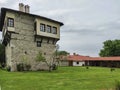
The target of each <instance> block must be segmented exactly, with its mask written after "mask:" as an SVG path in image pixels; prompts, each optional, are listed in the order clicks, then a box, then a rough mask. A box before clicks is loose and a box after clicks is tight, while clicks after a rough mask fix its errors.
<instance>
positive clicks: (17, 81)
mask: <svg viewBox="0 0 120 90" xmlns="http://www.w3.org/2000/svg"><path fill="white" fill-rule="evenodd" d="M115 80H120V69H115V71H113V72H111V71H110V68H99V67H90V68H89V69H86V68H85V67H59V69H58V70H57V71H53V72H47V71H37V72H7V71H4V70H0V86H1V87H2V90H107V89H108V88H109V89H110V88H113V87H114V85H115Z"/></svg>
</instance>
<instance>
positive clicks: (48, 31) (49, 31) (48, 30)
mask: <svg viewBox="0 0 120 90" xmlns="http://www.w3.org/2000/svg"><path fill="white" fill-rule="evenodd" d="M48 27H49V29H48ZM46 29H47V33H51V30H52V27H51V26H50V25H47V28H46Z"/></svg>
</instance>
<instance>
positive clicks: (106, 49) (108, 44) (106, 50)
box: [99, 40, 120, 57]
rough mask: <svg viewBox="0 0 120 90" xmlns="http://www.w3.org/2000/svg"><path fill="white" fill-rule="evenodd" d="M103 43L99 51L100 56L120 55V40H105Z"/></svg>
mask: <svg viewBox="0 0 120 90" xmlns="http://www.w3.org/2000/svg"><path fill="white" fill-rule="evenodd" d="M103 44H104V46H103V49H101V50H100V53H99V55H100V56H102V57H105V56H107V57H109V56H120V40H107V41H105V42H104V43H103Z"/></svg>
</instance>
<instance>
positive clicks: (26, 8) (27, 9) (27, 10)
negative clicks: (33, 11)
mask: <svg viewBox="0 0 120 90" xmlns="http://www.w3.org/2000/svg"><path fill="white" fill-rule="evenodd" d="M25 12H26V13H29V12H30V6H29V5H25Z"/></svg>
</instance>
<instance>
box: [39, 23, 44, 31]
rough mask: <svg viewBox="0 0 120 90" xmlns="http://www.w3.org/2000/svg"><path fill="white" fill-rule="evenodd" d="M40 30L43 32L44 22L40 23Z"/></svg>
mask: <svg viewBox="0 0 120 90" xmlns="http://www.w3.org/2000/svg"><path fill="white" fill-rule="evenodd" d="M40 31H42V32H45V24H40Z"/></svg>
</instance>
